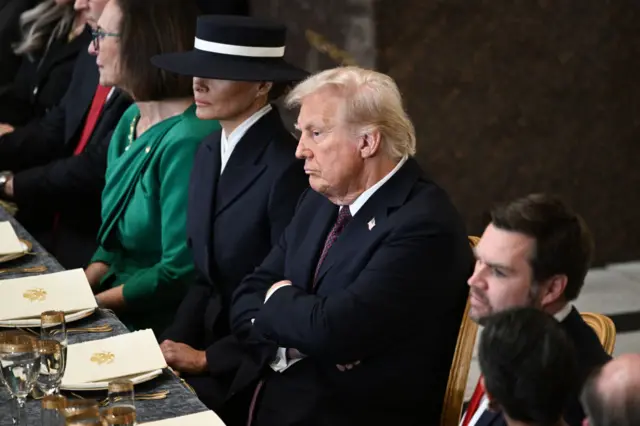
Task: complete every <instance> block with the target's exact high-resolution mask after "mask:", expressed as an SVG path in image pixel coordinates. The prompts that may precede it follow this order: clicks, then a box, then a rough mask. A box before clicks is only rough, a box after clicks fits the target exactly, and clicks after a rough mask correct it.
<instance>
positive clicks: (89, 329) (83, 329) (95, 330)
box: [51, 324, 113, 335]
mask: <svg viewBox="0 0 640 426" xmlns="http://www.w3.org/2000/svg"><path fill="white" fill-rule="evenodd" d="M111 331H113V327H111V326H110V325H109V324H103V325H97V326H95V327H79V328H67V333H109V332H111ZM61 332H62V330H60V329H56V330H53V331H52V332H51V334H54V335H55V334H58V333H61Z"/></svg>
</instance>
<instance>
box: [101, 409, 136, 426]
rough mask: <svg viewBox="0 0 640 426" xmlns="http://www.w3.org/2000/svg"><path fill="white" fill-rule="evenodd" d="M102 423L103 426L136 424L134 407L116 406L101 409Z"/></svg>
mask: <svg viewBox="0 0 640 426" xmlns="http://www.w3.org/2000/svg"><path fill="white" fill-rule="evenodd" d="M101 417H102V424H103V425H104V426H107V425H108V426H133V425H135V424H136V409H135V407H126V406H116V407H108V408H105V409H103V410H102V414H101Z"/></svg>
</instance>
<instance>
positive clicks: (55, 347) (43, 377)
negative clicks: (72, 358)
mask: <svg viewBox="0 0 640 426" xmlns="http://www.w3.org/2000/svg"><path fill="white" fill-rule="evenodd" d="M37 349H38V355H39V356H40V375H39V376H38V379H37V381H36V384H37V385H38V388H40V390H41V391H42V392H44V394H45V395H47V396H48V395H55V394H57V393H58V392H59V390H60V383H61V382H62V376H63V375H64V370H65V353H64V349H63V347H62V345H61V344H60V342H58V341H57V340H39V341H38V342H37Z"/></svg>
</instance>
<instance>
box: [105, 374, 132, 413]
mask: <svg viewBox="0 0 640 426" xmlns="http://www.w3.org/2000/svg"><path fill="white" fill-rule="evenodd" d="M107 397H108V399H109V406H110V407H127V408H134V409H135V404H134V392H133V382H132V381H131V380H128V379H115V380H112V381H110V382H109V391H108V395H107Z"/></svg>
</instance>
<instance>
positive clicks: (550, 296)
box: [540, 275, 569, 307]
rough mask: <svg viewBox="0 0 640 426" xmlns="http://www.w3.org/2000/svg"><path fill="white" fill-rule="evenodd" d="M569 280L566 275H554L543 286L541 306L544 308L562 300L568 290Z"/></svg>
mask: <svg viewBox="0 0 640 426" xmlns="http://www.w3.org/2000/svg"><path fill="white" fill-rule="evenodd" d="M568 280H569V279H568V278H567V276H566V275H554V276H553V277H551V278H549V279H548V280H546V281H545V282H544V284H543V285H542V286H541V288H542V294H541V297H540V304H541V305H542V306H543V307H544V306H548V305H551V304H552V303H555V302H557V301H558V300H560V299H561V298H562V297H563V295H564V291H565V289H566V288H567V281H568Z"/></svg>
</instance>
